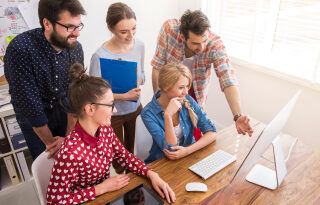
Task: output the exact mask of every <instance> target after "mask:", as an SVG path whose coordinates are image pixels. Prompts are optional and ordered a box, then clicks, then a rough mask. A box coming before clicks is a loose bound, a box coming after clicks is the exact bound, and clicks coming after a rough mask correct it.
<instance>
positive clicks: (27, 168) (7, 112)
mask: <svg viewBox="0 0 320 205" xmlns="http://www.w3.org/2000/svg"><path fill="white" fill-rule="evenodd" d="M0 125H1V126H0V129H1V130H0V137H1V138H2V139H4V138H5V139H6V140H7V146H8V147H5V151H3V150H4V147H0V166H1V172H0V175H1V186H2V190H4V188H9V187H15V186H16V185H18V184H22V183H24V182H25V181H29V180H32V179H33V178H32V173H31V165H32V158H31V155H30V153H29V150H28V147H27V146H26V143H25V139H24V137H23V135H22V133H21V130H20V128H19V125H18V123H17V122H16V119H15V116H14V111H13V107H12V105H4V106H2V107H0ZM1 149H2V150H1ZM9 169H10V171H9ZM0 191H1V190H0Z"/></svg>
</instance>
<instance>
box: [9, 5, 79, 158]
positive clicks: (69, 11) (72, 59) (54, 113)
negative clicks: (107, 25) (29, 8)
mask: <svg viewBox="0 0 320 205" xmlns="http://www.w3.org/2000/svg"><path fill="white" fill-rule="evenodd" d="M38 14H39V21H40V25H41V27H42V28H37V29H33V30H29V31H26V32H24V33H22V34H20V35H18V36H16V37H15V38H14V39H13V40H12V41H11V42H10V44H9V45H8V48H7V51H6V55H5V56H4V71H5V76H6V79H7V81H8V83H9V92H10V94H11V103H12V105H13V108H14V111H15V113H16V118H17V121H18V124H19V126H20V128H21V130H22V133H23V135H24V137H25V139H26V142H27V145H28V147H29V151H30V153H31V155H32V158H33V159H36V157H37V156H38V155H39V154H41V152H43V151H44V150H46V151H49V152H50V154H49V157H54V156H55V154H56V153H57V152H58V150H59V148H60V146H61V144H62V142H63V139H64V138H63V137H64V136H66V135H67V134H68V132H69V131H70V130H71V129H72V128H73V125H74V119H72V117H71V115H70V114H67V112H66V109H65V106H63V105H62V104H63V102H66V91H67V89H68V84H69V78H68V72H69V68H70V67H71V65H72V64H74V63H81V64H82V65H83V60H84V57H83V50H82V46H81V44H80V43H79V42H77V37H79V36H80V33H79V31H80V30H81V29H82V28H83V24H82V22H81V15H85V10H84V9H83V7H82V5H81V4H80V2H79V1H78V0H40V2H39V7H38ZM71 119H72V120H71Z"/></svg>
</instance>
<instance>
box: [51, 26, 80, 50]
mask: <svg viewBox="0 0 320 205" xmlns="http://www.w3.org/2000/svg"><path fill="white" fill-rule="evenodd" d="M71 37H75V36H74V35H72V34H71V35H69V36H68V37H67V38H63V37H61V36H59V35H58V33H57V32H56V30H55V29H53V32H52V33H51V35H50V42H51V43H52V45H54V46H56V47H58V48H61V49H64V48H66V49H73V48H75V47H76V45H77V42H74V43H71V44H70V43H68V38H71Z"/></svg>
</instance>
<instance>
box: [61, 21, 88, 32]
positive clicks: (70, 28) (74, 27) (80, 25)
mask: <svg viewBox="0 0 320 205" xmlns="http://www.w3.org/2000/svg"><path fill="white" fill-rule="evenodd" d="M56 24H58V25H60V26H63V27H65V28H66V29H67V32H69V33H71V32H74V31H75V30H76V29H78V30H79V31H81V30H82V29H83V27H84V25H83V23H81V24H79V26H66V25H63V24H62V23H59V22H56Z"/></svg>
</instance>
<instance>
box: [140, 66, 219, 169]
mask: <svg viewBox="0 0 320 205" xmlns="http://www.w3.org/2000/svg"><path fill="white" fill-rule="evenodd" d="M191 82H192V77H191V73H190V70H189V69H188V68H187V67H186V66H184V65H183V64H181V63H169V64H167V65H165V66H164V67H163V68H161V70H160V72H159V78H158V83H159V88H160V90H158V91H157V92H156V93H155V94H154V96H153V99H152V101H151V102H150V103H148V104H147V106H145V107H144V109H143V110H142V112H141V117H142V120H143V122H144V124H145V125H146V127H147V129H148V130H149V132H150V134H151V135H152V138H153V144H152V147H151V150H150V151H149V153H150V155H149V156H148V158H147V159H146V160H145V162H146V163H150V162H153V161H155V160H157V159H160V158H162V157H164V156H166V157H168V158H169V159H171V160H176V159H180V158H182V157H184V156H187V155H189V154H191V153H193V152H195V151H197V150H199V149H201V148H202V147H205V146H206V145H208V144H210V143H212V142H213V141H215V139H216V135H215V131H216V128H215V126H214V124H212V122H211V121H210V119H208V118H207V116H206V113H205V112H204V111H203V110H202V109H201V107H200V106H199V105H198V104H197V103H196V102H195V100H194V99H193V98H192V97H191V96H189V95H188V90H189V89H190V87H191ZM194 127H198V128H200V131H201V132H202V133H203V134H204V135H203V136H202V137H201V138H200V139H199V140H198V141H197V142H195V139H194V137H193V130H194V129H193V128H194Z"/></svg>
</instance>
